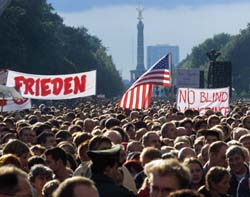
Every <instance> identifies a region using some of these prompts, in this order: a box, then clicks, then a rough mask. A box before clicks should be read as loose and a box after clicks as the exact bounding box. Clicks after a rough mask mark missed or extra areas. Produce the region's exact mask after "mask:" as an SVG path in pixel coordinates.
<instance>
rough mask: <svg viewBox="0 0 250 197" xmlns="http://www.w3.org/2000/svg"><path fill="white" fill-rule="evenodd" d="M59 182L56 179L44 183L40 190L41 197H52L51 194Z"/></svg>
mask: <svg viewBox="0 0 250 197" xmlns="http://www.w3.org/2000/svg"><path fill="white" fill-rule="evenodd" d="M59 185H60V181H58V180H57V179H54V180H51V181H48V182H47V183H45V185H44V186H43V189H42V195H43V197H52V194H53V192H54V191H55V190H56V189H57V188H58V187H59Z"/></svg>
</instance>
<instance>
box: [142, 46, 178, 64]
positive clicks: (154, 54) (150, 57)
mask: <svg viewBox="0 0 250 197" xmlns="http://www.w3.org/2000/svg"><path fill="white" fill-rule="evenodd" d="M169 52H171V53H172V63H173V65H174V66H176V65H177V64H178V63H179V60H180V52H179V47H178V46H171V45H167V44H159V45H153V46H148V47H147V68H150V67H151V66H152V65H153V64H154V63H155V62H156V61H157V60H159V59H160V58H161V57H162V56H164V55H166V54H167V53H169Z"/></svg>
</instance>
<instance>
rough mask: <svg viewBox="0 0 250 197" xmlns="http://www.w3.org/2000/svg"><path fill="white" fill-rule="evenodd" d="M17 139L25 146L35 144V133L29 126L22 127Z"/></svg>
mask: <svg viewBox="0 0 250 197" xmlns="http://www.w3.org/2000/svg"><path fill="white" fill-rule="evenodd" d="M18 137H19V139H20V140H21V141H23V142H24V143H26V144H35V141H36V133H35V131H33V129H32V128H31V127H29V126H26V127H22V128H21V129H20V130H19V133H18Z"/></svg>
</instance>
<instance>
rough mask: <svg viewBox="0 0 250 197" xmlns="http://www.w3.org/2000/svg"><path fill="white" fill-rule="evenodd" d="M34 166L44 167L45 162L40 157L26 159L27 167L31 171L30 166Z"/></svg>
mask: <svg viewBox="0 0 250 197" xmlns="http://www.w3.org/2000/svg"><path fill="white" fill-rule="evenodd" d="M36 164H43V165H45V160H44V158H43V157H40V156H32V157H30V158H29V159H28V167H29V169H31V167H32V166H34V165H36Z"/></svg>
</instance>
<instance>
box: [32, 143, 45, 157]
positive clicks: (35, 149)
mask: <svg viewBox="0 0 250 197" xmlns="http://www.w3.org/2000/svg"><path fill="white" fill-rule="evenodd" d="M45 150H46V148H45V147H44V146H41V145H40V144H36V145H33V146H31V147H30V151H31V153H32V155H37V156H41V155H42V154H43V153H44V152H45Z"/></svg>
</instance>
